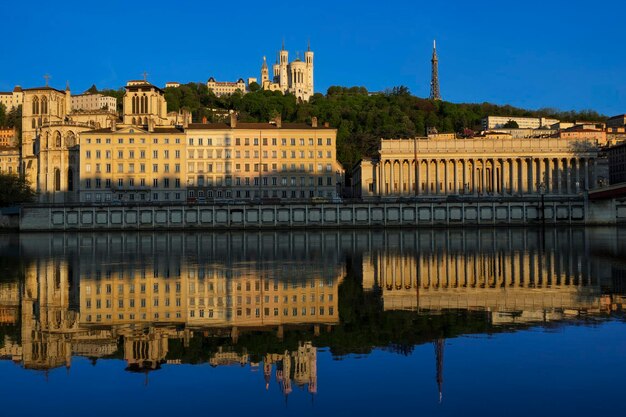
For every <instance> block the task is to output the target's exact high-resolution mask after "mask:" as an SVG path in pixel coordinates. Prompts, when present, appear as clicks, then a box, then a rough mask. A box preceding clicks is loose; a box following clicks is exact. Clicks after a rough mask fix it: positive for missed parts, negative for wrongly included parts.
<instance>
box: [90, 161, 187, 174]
mask: <svg viewBox="0 0 626 417" xmlns="http://www.w3.org/2000/svg"><path fill="white" fill-rule="evenodd" d="M135 167H137V168H139V171H137V172H140V173H145V172H146V164H145V163H143V162H141V163H139V164H135V163H134V162H130V163H128V164H127V165H126V172H127V173H129V174H133V173H135ZM91 168H92V165H91V164H85V172H87V173H90V172H92V169H91ZM93 168H94V172H95V173H96V174H100V173H102V172H106V173H109V174H110V173H111V172H112V169H113V165H112V164H101V163H96V164H94V165H93ZM116 172H117V173H118V174H121V173H124V164H123V163H118V164H117V171H116ZM152 172H153V173H158V172H159V164H152ZM163 172H165V173H167V172H170V164H163ZM174 172H180V164H174Z"/></svg>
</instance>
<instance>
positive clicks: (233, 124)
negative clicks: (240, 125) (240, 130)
mask: <svg viewBox="0 0 626 417" xmlns="http://www.w3.org/2000/svg"><path fill="white" fill-rule="evenodd" d="M236 127H237V113H235V112H232V113H231V114H230V128H231V129H234V128H236Z"/></svg>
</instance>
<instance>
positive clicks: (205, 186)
mask: <svg viewBox="0 0 626 417" xmlns="http://www.w3.org/2000/svg"><path fill="white" fill-rule="evenodd" d="M186 135H187V149H186V152H187V155H186V159H187V171H186V173H187V189H188V197H189V198H190V199H192V200H194V199H199V200H200V201H204V200H211V199H218V200H219V199H237V200H252V199H263V198H272V199H282V200H287V201H297V200H301V201H302V200H309V199H311V198H314V197H318V198H319V197H321V198H329V199H330V198H333V197H335V196H337V192H338V186H340V184H341V183H342V182H343V180H342V178H343V169H342V167H341V166H340V165H339V163H338V162H337V159H336V137H337V131H336V129H331V128H329V127H327V126H318V124H317V119H316V118H314V119H313V121H312V123H311V125H306V124H292V123H282V122H281V121H280V119H277V120H275V121H274V122H273V123H241V122H238V121H237V117H236V115H234V114H233V115H231V121H230V124H225V123H211V124H203V123H195V124H190V125H189V128H188V129H187V130H186Z"/></svg>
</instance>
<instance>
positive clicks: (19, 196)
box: [0, 173, 35, 207]
mask: <svg viewBox="0 0 626 417" xmlns="http://www.w3.org/2000/svg"><path fill="white" fill-rule="evenodd" d="M34 200H35V191H33V189H32V188H31V187H30V184H29V183H28V181H27V180H26V179H25V178H23V177H20V176H19V175H17V174H13V173H11V174H9V173H0V207H2V206H10V205H14V204H21V203H30V202H32V201H34Z"/></svg>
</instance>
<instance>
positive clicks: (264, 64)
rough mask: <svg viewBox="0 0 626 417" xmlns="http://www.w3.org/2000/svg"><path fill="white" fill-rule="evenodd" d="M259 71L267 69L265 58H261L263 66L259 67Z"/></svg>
mask: <svg viewBox="0 0 626 417" xmlns="http://www.w3.org/2000/svg"><path fill="white" fill-rule="evenodd" d="M261 69H267V59H266V58H265V56H263V65H262V66H261Z"/></svg>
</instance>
